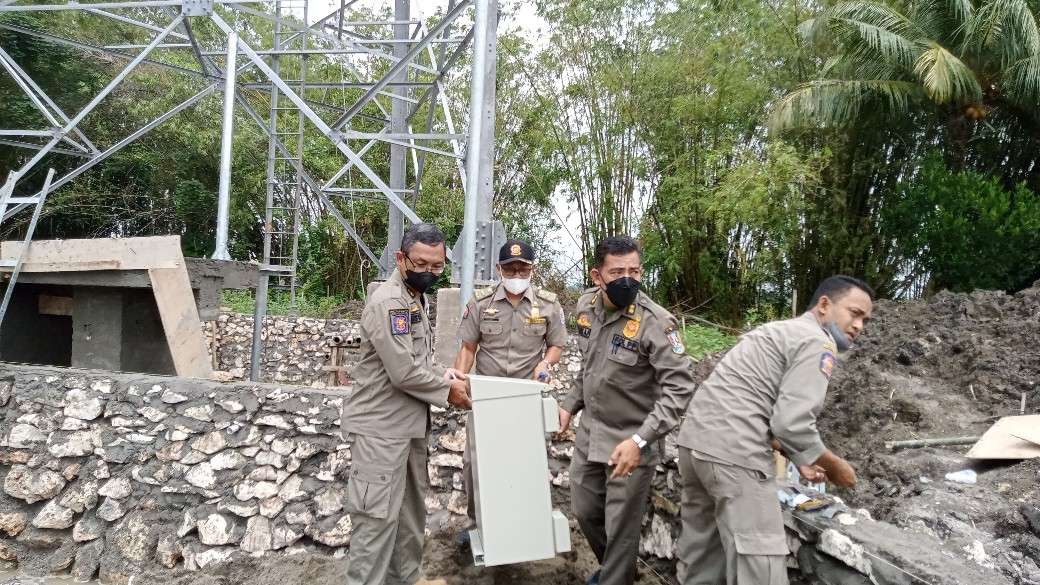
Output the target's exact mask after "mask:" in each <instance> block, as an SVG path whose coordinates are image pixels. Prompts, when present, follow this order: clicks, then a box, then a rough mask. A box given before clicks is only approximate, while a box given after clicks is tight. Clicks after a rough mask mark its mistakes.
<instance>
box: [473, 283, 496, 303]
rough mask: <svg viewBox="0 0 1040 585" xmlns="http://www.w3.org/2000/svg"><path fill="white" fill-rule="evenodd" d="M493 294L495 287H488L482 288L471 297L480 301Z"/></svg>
mask: <svg viewBox="0 0 1040 585" xmlns="http://www.w3.org/2000/svg"><path fill="white" fill-rule="evenodd" d="M493 294H495V287H493V286H489V287H487V288H482V289H480V290H478V291H477V292H475V293H473V296H474V297H476V299H477V300H478V301H482V300H484V299H486V298H488V297H490V296H491V295H493Z"/></svg>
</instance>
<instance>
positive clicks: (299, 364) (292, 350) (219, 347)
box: [205, 313, 361, 388]
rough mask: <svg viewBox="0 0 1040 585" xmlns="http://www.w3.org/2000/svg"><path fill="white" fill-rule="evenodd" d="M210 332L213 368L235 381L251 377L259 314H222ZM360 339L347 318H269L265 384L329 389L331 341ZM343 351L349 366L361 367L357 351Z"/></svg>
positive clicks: (357, 327) (208, 326)
mask: <svg viewBox="0 0 1040 585" xmlns="http://www.w3.org/2000/svg"><path fill="white" fill-rule="evenodd" d="M205 330H206V337H207V341H208V343H209V348H210V354H211V355H212V356H213V369H214V370H220V371H223V372H227V376H226V378H227V379H229V380H245V379H247V378H248V377H249V367H250V363H251V359H250V358H251V356H250V350H251V348H252V344H253V316H252V315H242V314H239V313H221V314H220V316H219V317H218V318H217V320H216V321H208V322H206V323H205ZM360 335H361V325H360V324H359V323H358V322H357V321H351V320H347V319H314V318H310V317H298V318H293V317H282V316H275V317H266V318H265V319H264V332H263V334H262V336H261V339H262V340H263V345H264V353H263V363H262V364H261V366H260V380H262V381H265V382H276V383H289V384H294V385H298V386H313V387H317V388H324V387H326V386H329V385H330V384H329V379H330V378H329V374H328V373H327V372H325V371H324V370H322V367H324V366H326V365H330V362H329V358H330V356H331V354H332V348H331V347H330V345H329V342H330V340H331V339H332V337H334V336H339V337H341V338H343V339H359V336H360ZM342 353H343V355H344V358H343V360H342V361H343V363H345V364H346V365H348V366H352V365H354V364H356V363H357V359H358V352H357V350H356V349H354V348H350V347H347V348H344V349H343V350H342ZM332 385H335V384H332Z"/></svg>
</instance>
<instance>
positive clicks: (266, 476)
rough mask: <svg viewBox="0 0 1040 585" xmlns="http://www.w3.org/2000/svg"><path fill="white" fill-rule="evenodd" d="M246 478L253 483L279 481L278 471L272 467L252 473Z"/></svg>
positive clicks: (257, 469) (260, 468)
mask: <svg viewBox="0 0 1040 585" xmlns="http://www.w3.org/2000/svg"><path fill="white" fill-rule="evenodd" d="M246 477H248V478H249V479H251V480H253V481H276V480H277V479H278V471H276V470H275V468H273V467H271V466H270V465H265V466H263V467H257V468H256V469H254V470H253V471H250V472H249V475H248V476H246Z"/></svg>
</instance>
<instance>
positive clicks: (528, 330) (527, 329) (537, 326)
mask: <svg viewBox="0 0 1040 585" xmlns="http://www.w3.org/2000/svg"><path fill="white" fill-rule="evenodd" d="M524 335H533V336H535V337H545V322H544V321H543V322H541V323H524Z"/></svg>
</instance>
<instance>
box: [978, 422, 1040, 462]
mask: <svg viewBox="0 0 1040 585" xmlns="http://www.w3.org/2000/svg"><path fill="white" fill-rule="evenodd" d="M1038 425H1040V415H1037V414H1031V415H1025V416H1005V417H1004V418H1002V419H1000V420H998V421H997V422H996V423H994V424H993V426H991V427H990V428H989V430H987V431H986V432H985V433H983V435H982V438H981V439H979V442H978V443H975V445H974V446H973V447H972V448H971V450H970V451H968V455H967V457H968V458H970V459H1033V458H1036V457H1040V444H1037V443H1033V442H1031V441H1027V440H1025V439H1021V438H1019V436H1018V435H1022V434H1027V435H1029V436H1031V435H1032V434H1034V432H1035V429H1036V428H1037V426H1038Z"/></svg>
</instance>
